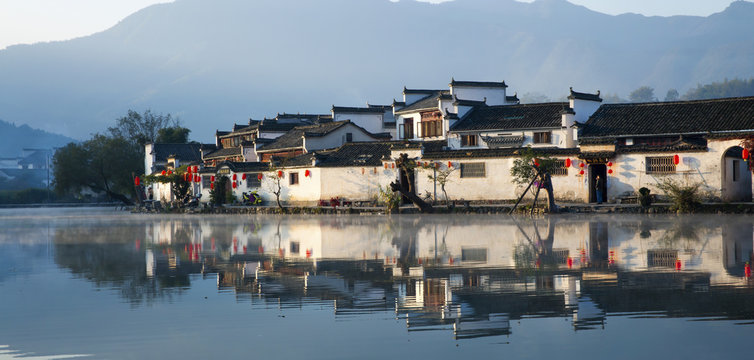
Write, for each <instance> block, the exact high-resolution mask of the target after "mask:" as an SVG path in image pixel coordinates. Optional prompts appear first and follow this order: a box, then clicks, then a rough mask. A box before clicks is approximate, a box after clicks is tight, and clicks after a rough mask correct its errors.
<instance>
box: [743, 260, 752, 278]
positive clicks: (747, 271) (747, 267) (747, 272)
mask: <svg viewBox="0 0 754 360" xmlns="http://www.w3.org/2000/svg"><path fill="white" fill-rule="evenodd" d="M744 276H746V277H747V278H750V277H751V266H750V265H749V263H746V265H744Z"/></svg>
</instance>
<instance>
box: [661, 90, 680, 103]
mask: <svg viewBox="0 0 754 360" xmlns="http://www.w3.org/2000/svg"><path fill="white" fill-rule="evenodd" d="M679 98H680V95H679V94H678V90H676V89H670V90H668V93H667V94H665V101H678V99H679Z"/></svg>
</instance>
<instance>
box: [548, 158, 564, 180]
mask: <svg viewBox="0 0 754 360" xmlns="http://www.w3.org/2000/svg"><path fill="white" fill-rule="evenodd" d="M550 175H552V176H563V175H568V168H567V167H566V166H565V160H558V159H555V160H554V163H553V167H552V169H551V170H550Z"/></svg>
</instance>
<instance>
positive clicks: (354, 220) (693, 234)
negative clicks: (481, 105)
mask: <svg viewBox="0 0 754 360" xmlns="http://www.w3.org/2000/svg"><path fill="white" fill-rule="evenodd" d="M81 231H86V232H87V233H86V236H83V234H82V233H81ZM81 238H86V239H89V240H87V242H85V243H82V242H80V241H78V239H81ZM753 239H754V224H753V223H752V220H749V219H747V218H733V220H730V218H726V221H719V220H716V219H715V218H714V217H706V218H704V217H688V218H670V217H660V218H646V217H622V218H614V217H599V216H595V217H550V218H545V219H529V218H499V217H458V218H455V217H449V216H429V217H399V218H395V219H390V218H362V217H340V218H338V217H321V218H318V217H312V218H292V217H291V218H285V217H250V218H244V220H243V221H239V219H237V218H236V219H231V218H229V219H226V218H188V219H187V218H173V219H170V218H160V219H159V220H155V221H152V222H148V223H147V224H144V223H135V224H130V223H126V224H122V225H116V226H108V227H107V228H101V229H96V228H95V229H92V228H87V229H86V230H84V229H83V228H82V229H76V228H70V227H66V228H60V229H58V230H57V233H56V236H55V241H54V242H55V248H56V251H55V259H56V262H57V263H58V264H59V265H61V266H64V267H67V268H69V269H71V270H72V271H73V272H74V273H76V274H81V275H82V276H84V277H85V278H87V279H89V280H91V281H93V282H95V283H97V284H99V285H102V286H110V287H112V286H116V287H119V288H121V289H122V293H123V296H124V297H126V298H128V299H129V300H131V301H132V302H135V303H139V302H141V301H144V299H154V298H157V297H161V296H172V295H173V294H176V293H180V291H181V289H185V288H186V287H188V286H191V279H192V276H201V277H205V278H206V277H212V276H215V277H216V279H217V286H218V289H219V290H220V291H232V292H234V293H235V294H236V296H237V297H239V298H242V299H248V300H249V301H251V302H252V304H259V305H260V306H279V307H301V306H303V304H321V305H323V306H331V307H332V309H333V312H334V314H335V316H359V315H360V314H363V313H369V312H393V313H394V314H395V316H396V317H397V318H399V319H402V320H405V321H406V326H407V329H408V331H426V330H440V331H448V332H449V333H452V334H453V336H454V337H455V338H457V339H464V338H474V337H481V336H500V335H510V334H512V333H513V332H514V329H513V328H512V325H511V324H514V323H515V322H517V321H520V320H522V319H527V318H537V317H562V318H564V319H567V320H569V321H567V322H564V324H567V326H569V327H571V328H573V329H574V330H576V331H580V330H590V329H602V328H605V327H607V326H608V323H607V322H608V321H607V319H608V317H609V316H617V315H624V316H633V315H631V314H638V315H637V316H642V314H647V313H651V314H653V316H673V317H693V318H698V317H710V318H714V319H736V320H739V319H747V320H750V319H754V304H752V301H750V299H751V297H752V295H754V286H753V283H752V281H751V279H749V278H747V277H745V274H744V266H745V264H746V262H750V261H751V260H752V250H753V246H752V245H753V243H754V240H753ZM192 274H195V275H192ZM626 314H628V315H626ZM658 314H659V315H658Z"/></svg>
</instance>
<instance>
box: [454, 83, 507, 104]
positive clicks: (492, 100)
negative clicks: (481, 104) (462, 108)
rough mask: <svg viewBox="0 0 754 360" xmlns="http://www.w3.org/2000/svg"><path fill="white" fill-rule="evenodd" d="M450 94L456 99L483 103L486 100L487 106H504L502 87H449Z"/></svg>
mask: <svg viewBox="0 0 754 360" xmlns="http://www.w3.org/2000/svg"><path fill="white" fill-rule="evenodd" d="M450 92H451V94H453V95H455V96H456V98H457V99H463V100H475V101H483V100H484V98H485V97H486V98H487V105H490V106H492V105H505V104H506V102H505V88H504V87H478V86H451V87H450Z"/></svg>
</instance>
